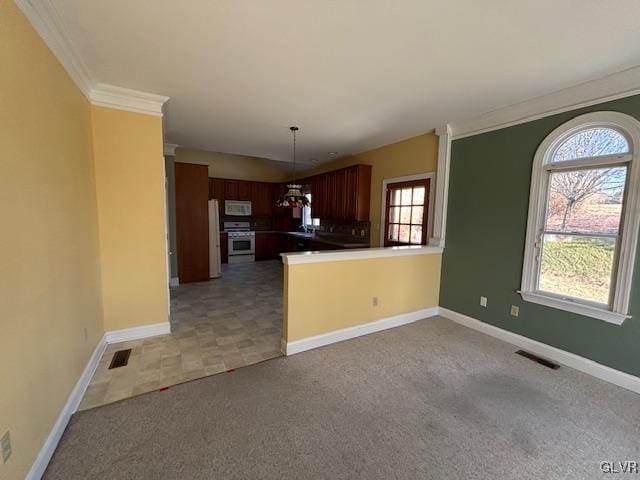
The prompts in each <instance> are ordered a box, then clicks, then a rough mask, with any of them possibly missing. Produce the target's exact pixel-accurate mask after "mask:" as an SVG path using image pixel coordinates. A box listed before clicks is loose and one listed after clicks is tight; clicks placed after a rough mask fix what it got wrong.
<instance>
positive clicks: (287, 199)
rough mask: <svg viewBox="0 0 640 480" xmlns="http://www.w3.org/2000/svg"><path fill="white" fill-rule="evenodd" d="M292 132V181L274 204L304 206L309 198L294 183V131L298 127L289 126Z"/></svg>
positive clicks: (307, 203) (300, 186)
mask: <svg viewBox="0 0 640 480" xmlns="http://www.w3.org/2000/svg"><path fill="white" fill-rule="evenodd" d="M289 130H291V133H292V134H293V182H291V183H290V184H288V185H287V193H285V194H284V196H282V197H280V198H279V199H278V201H277V202H276V204H277V205H278V206H279V207H298V208H300V207H306V206H308V205H309V199H308V198H307V197H305V196H304V195H302V192H301V191H300V189H301V188H302V185H298V184H297V183H296V132H297V131H298V127H289Z"/></svg>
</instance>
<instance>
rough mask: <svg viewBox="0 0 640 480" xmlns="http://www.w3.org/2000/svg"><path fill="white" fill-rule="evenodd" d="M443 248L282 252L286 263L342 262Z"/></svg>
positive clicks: (418, 253)
mask: <svg viewBox="0 0 640 480" xmlns="http://www.w3.org/2000/svg"><path fill="white" fill-rule="evenodd" d="M441 253H442V248H439V247H425V246H422V245H404V246H401V247H383V248H353V249H347V250H326V251H318V252H292V253H281V254H280V256H281V257H282V263H284V264H285V265H299V264H303V263H324V262H342V261H348V260H366V259H369V258H388V257H406V256H412V255H430V254H441Z"/></svg>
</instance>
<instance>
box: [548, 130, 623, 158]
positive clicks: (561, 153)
mask: <svg viewBox="0 0 640 480" xmlns="http://www.w3.org/2000/svg"><path fill="white" fill-rule="evenodd" d="M628 152H629V142H627V139H626V138H624V136H623V135H622V134H621V133H620V132H618V131H616V130H613V129H611V128H589V129H588V130H583V131H581V132H578V133H576V134H575V135H572V136H571V137H569V138H568V139H567V140H565V141H564V142H563V143H562V144H561V145H560V146H559V147H558V148H557V149H556V151H555V152H554V154H553V159H552V161H553V162H564V161H567V160H575V159H576V158H587V157H599V156H602V155H614V154H616V153H628Z"/></svg>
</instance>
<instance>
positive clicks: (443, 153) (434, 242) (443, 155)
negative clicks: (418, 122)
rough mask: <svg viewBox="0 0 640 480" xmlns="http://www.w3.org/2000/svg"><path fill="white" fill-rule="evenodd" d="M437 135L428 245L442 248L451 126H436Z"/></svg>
mask: <svg viewBox="0 0 640 480" xmlns="http://www.w3.org/2000/svg"><path fill="white" fill-rule="evenodd" d="M436 135H438V170H437V172H436V201H435V208H434V212H435V213H434V218H433V233H432V237H431V238H430V239H429V245H431V246H434V247H441V248H444V244H445V234H446V229H447V203H448V201H449V168H450V164H451V126H450V125H449V124H446V125H444V126H442V127H440V128H436Z"/></svg>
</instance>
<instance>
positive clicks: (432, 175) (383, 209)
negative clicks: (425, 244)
mask: <svg viewBox="0 0 640 480" xmlns="http://www.w3.org/2000/svg"><path fill="white" fill-rule="evenodd" d="M426 179H428V180H430V182H429V198H428V199H427V201H428V202H429V208H428V210H427V231H426V232H425V235H427V238H429V236H430V235H431V233H432V232H433V211H434V210H435V207H436V206H435V203H434V199H435V190H436V189H435V188H434V186H435V185H434V183H435V180H436V172H425V173H417V174H415V175H405V176H403V177H393V178H385V179H383V180H382V195H381V197H382V198H381V199H380V246H381V247H382V246H383V245H384V241H385V238H384V231H385V228H386V227H385V222H386V220H387V186H388V185H389V184H390V183H400V182H412V181H414V180H426Z"/></svg>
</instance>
